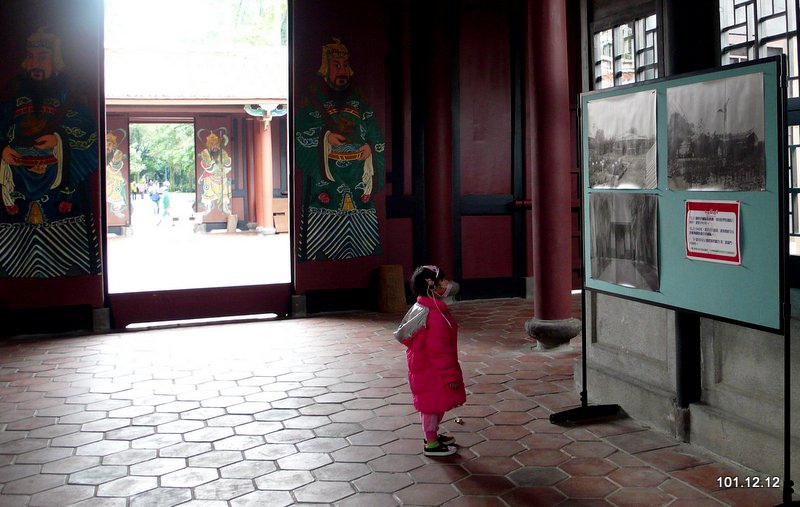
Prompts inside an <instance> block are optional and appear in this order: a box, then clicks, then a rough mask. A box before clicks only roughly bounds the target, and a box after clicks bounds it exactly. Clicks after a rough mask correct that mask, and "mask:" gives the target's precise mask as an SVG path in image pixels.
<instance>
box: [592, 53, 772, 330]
mask: <svg viewBox="0 0 800 507" xmlns="http://www.w3.org/2000/svg"><path fill="white" fill-rule="evenodd" d="M782 68H783V60H781V59H778V58H772V59H768V60H761V61H756V62H750V63H747V64H742V65H736V66H731V67H725V68H723V69H719V70H715V71H713V72H705V73H701V74H692V75H685V76H678V77H675V78H670V79H664V80H659V81H655V82H651V83H647V84H643V85H637V86H629V87H624V88H616V89H613V90H608V91H596V92H591V93H586V94H583V95H581V117H580V118H581V120H580V121H581V144H582V156H581V163H582V185H581V186H582V193H583V196H582V197H583V211H582V212H583V254H584V264H585V270H584V280H583V281H584V286H585V287H586V288H588V289H593V290H596V291H600V292H605V293H610V294H614V295H618V296H621V297H625V298H630V299H635V300H640V301H643V302H648V303H653V304H656V305H660V306H665V307H668V308H672V309H678V310H686V311H689V312H693V313H697V314H700V315H704V316H709V317H713V318H720V319H722V320H729V321H733V322H736V323H740V324H742V325H746V326H749V327H755V328H762V329H765V330H770V331H774V332H782V330H783V327H784V324H783V316H782V312H781V309H782V308H783V306H784V301H785V292H784V285H783V284H784V278H785V277H784V269H785V264H786V255H787V246H786V245H787V241H786V237H785V236H786V234H787V232H786V228H785V223H786V216H787V211H786V198H785V196H786V188H785V182H784V181H782V178H783V177H785V175H786V172H785V171H784V166H785V150H786V143H785V137H786V127H785V121H784V114H783V112H784V103H785V92H784V90H785V86H784V78H783V75H782V70H781V69H782Z"/></svg>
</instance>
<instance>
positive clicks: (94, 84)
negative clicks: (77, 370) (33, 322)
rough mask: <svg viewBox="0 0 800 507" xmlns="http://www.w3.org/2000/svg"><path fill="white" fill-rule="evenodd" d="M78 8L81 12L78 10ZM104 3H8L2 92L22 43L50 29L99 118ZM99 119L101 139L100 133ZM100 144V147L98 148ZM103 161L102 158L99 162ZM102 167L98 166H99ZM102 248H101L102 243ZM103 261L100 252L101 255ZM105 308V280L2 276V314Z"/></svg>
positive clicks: (1, 29)
mask: <svg viewBox="0 0 800 507" xmlns="http://www.w3.org/2000/svg"><path fill="white" fill-rule="evenodd" d="M77 7H80V8H77ZM102 22H103V15H102V1H101V0H86V1H82V2H73V1H66V2H65V1H63V0H7V1H5V2H3V15H2V16H0V48H3V50H2V54H3V58H0V90H2V91H3V92H5V91H6V90H7V89H8V84H9V82H10V80H11V79H12V78H13V77H14V76H15V75H17V74H18V72H19V70H20V64H21V63H22V60H23V59H24V57H25V41H26V39H27V37H28V35H30V34H31V33H33V32H34V31H35V30H36V29H37V28H38V27H40V26H48V27H49V28H50V30H51V31H53V32H56V33H58V34H59V35H60V36H61V45H62V53H63V56H64V61H65V64H66V70H65V72H68V73H69V74H70V75H71V76H72V77H73V78H74V79H75V80H77V82H78V87H77V88H78V89H80V90H82V91H83V92H84V93H85V96H86V98H87V103H88V105H89V107H90V108H92V111H93V112H94V113H95V115H97V111H98V110H99V107H98V104H99V103H100V102H99V98H100V96H101V91H100V86H99V83H100V75H101V74H100V61H101V59H100V50H101V48H102V41H101V34H102ZM100 120H102V118H98V133H100V137H99V139H101V140H102V139H103V136H102V132H104V128H105V127H104V125H103V122H102V121H100ZM103 146H104V143H103V142H102V141H101V142H99V143H98V150H102V149H103V148H102V147H103ZM100 160H103V157H101V158H100ZM101 165H102V162H101ZM101 172H102V168H98V170H97V171H95V172H94V173H93V174H91V175H90V179H89V185H90V186H89V188H90V190H91V195H92V199H93V201H94V202H93V213H94V217H95V227H96V229H97V231H98V233H99V231H101V224H100V217H101V211H102V207H101V202H102V201H101V196H100V173H101ZM101 247H102V245H101ZM101 258H102V252H101ZM103 304H104V288H103V277H102V276H101V275H85V276H74V277H58V278H41V279H40V278H5V277H4V278H0V310H3V309H16V308H38V307H47V306H68V305H70V306H71V305H90V306H92V307H94V308H98V307H102V306H103Z"/></svg>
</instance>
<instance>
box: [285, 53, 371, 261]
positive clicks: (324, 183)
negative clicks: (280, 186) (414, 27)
mask: <svg viewBox="0 0 800 507" xmlns="http://www.w3.org/2000/svg"><path fill="white" fill-rule="evenodd" d="M317 74H318V76H319V79H317V80H316V81H315V82H313V83H311V85H310V86H309V87H308V89H307V90H306V93H305V95H304V96H303V97H302V98H301V100H300V109H299V111H298V114H297V119H296V121H297V125H296V132H295V136H296V137H295V147H296V154H297V165H298V167H299V169H300V171H301V173H302V183H303V201H302V216H301V220H300V247H299V251H298V255H299V258H300V260H335V259H350V258H354V257H363V256H367V255H376V254H380V253H381V252H382V250H381V245H380V236H379V233H378V215H377V211H376V209H375V193H376V192H378V191H380V190H381V189H382V188H383V181H384V141H383V137H382V134H381V132H380V129H379V126H378V122H377V120H376V118H375V113H374V111H373V109H372V107H371V106H370V104H369V102H368V100H367V98H366V97H365V96H364V93H363V91H362V90H360V89H359V88H358V87H356V86H353V85H352V83H351V80H352V77H353V74H354V72H353V70H352V69H351V68H350V53H349V51H348V49H347V47H346V46H345V45H344V44H342V43H341V42H340V41H339V40H338V39H333V42H332V43H330V44H326V45H324V46H323V47H322V64H321V66H320V68H319V70H318V72H317Z"/></svg>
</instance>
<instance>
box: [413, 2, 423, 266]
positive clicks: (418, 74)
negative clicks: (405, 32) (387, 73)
mask: <svg viewBox="0 0 800 507" xmlns="http://www.w3.org/2000/svg"><path fill="white" fill-rule="evenodd" d="M411 9H412V11H411V21H410V23H409V24H410V31H411V65H410V74H411V202H412V207H411V210H412V211H411V212H412V214H413V227H412V237H413V238H412V241H413V253H412V256H413V264H414V265H415V266H418V265H420V264H423V263H425V262H426V259H427V255H428V242H427V240H426V237H427V230H426V229H427V228H426V225H425V216H426V206H425V91H426V89H427V80H426V76H425V61H426V59H427V52H428V51H427V45H426V44H425V42H426V40H427V38H426V37H424V34H425V33H426V28H427V27H426V26H425V25H424V22H425V20H426V19H427V18H428V16H426V12H425V11H427V9H426V8H422V7H420V4H419V2H414V3H413V4H412V7H411Z"/></svg>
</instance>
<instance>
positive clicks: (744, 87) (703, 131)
mask: <svg viewBox="0 0 800 507" xmlns="http://www.w3.org/2000/svg"><path fill="white" fill-rule="evenodd" d="M763 97H764V93H763V83H762V77H761V75H760V74H748V75H743V76H737V77H731V78H725V79H717V80H714V81H707V82H703V83H695V84H691V85H686V86H678V87H674V88H671V89H669V90H667V118H668V126H667V179H668V180H669V188H670V189H672V190H706V191H711V190H722V191H739V192H746V191H760V190H764V182H765V179H764V178H765V170H764V167H765V166H764V164H765V162H764V98H763Z"/></svg>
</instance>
